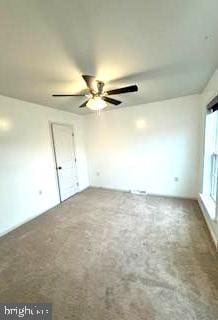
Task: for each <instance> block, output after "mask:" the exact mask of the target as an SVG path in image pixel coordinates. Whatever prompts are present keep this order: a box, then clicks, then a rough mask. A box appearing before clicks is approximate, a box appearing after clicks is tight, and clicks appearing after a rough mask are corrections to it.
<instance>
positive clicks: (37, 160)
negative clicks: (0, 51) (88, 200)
mask: <svg viewBox="0 0 218 320" xmlns="http://www.w3.org/2000/svg"><path fill="white" fill-rule="evenodd" d="M49 122H59V123H66V124H71V125H73V127H74V133H75V147H76V155H77V166H78V178H79V185H80V190H82V189H84V188H86V187H87V186H88V184H89V182H88V172H87V163H86V154H85V149H84V142H83V140H84V137H83V133H84V128H83V122H84V121H83V119H82V117H81V116H77V115H73V114H71V113H67V112H63V111H58V110H55V109H52V108H47V107H42V106H38V105H35V104H32V103H27V102H23V101H20V100H16V99H11V98H7V97H3V96H0V160H1V162H0V234H3V233H5V232H7V231H8V230H10V229H13V228H14V227H15V226H17V225H19V224H21V223H23V222H24V221H27V220H29V219H31V218H32V217H34V216H36V215H38V214H40V213H42V212H44V211H46V210H47V209H49V208H51V207H53V206H55V205H57V204H58V203H59V195H58V188H57V183H56V171H55V163H54V159H53V149H52V143H51V136H50V131H49ZM40 190H41V191H42V194H41V195H40V194H39V191H40Z"/></svg>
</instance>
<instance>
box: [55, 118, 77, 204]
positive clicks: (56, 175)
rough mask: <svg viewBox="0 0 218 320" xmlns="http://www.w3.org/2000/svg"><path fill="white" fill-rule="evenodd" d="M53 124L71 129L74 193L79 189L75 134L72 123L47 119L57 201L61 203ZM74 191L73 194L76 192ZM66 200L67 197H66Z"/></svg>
mask: <svg viewBox="0 0 218 320" xmlns="http://www.w3.org/2000/svg"><path fill="white" fill-rule="evenodd" d="M53 125H59V126H63V127H68V128H70V129H72V133H73V134H72V141H73V148H74V158H75V160H76V161H75V167H76V177H77V181H76V185H77V190H76V193H78V191H79V188H78V187H79V182H78V170H77V155H76V146H75V134H74V127H73V125H70V124H68V123H64V122H54V121H49V133H50V139H51V147H52V155H53V164H54V170H55V177H56V186H57V190H58V195H59V203H62V202H63V201H65V200H63V201H62V200H61V189H60V182H59V175H58V169H57V157H56V150H55V141H54V132H53ZM76 193H75V194H76ZM66 200H67V199H66Z"/></svg>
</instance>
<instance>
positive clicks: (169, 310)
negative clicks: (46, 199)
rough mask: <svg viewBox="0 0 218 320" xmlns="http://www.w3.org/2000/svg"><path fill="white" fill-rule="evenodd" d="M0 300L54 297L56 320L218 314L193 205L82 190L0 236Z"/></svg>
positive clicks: (217, 284) (173, 319) (211, 252)
mask: <svg viewBox="0 0 218 320" xmlns="http://www.w3.org/2000/svg"><path fill="white" fill-rule="evenodd" d="M0 302H25V303H26V302H52V303H53V309H54V319H58V320H62V319H81V320H122V319H124V320H154V319H155V320H177V319H178V320H191V319H195V320H217V319H218V258H217V254H216V253H215V249H214V247H213V244H212V242H211V240H210V238H209V235H208V232H207V229H206V226H205V223H204V221H203V219H202V216H201V213H200V210H199V208H198V205H197V202H195V201H191V200H179V199H170V198H161V197H146V196H137V195H132V194H129V193H124V192H118V191H111V190H103V189H88V190H86V191H84V192H82V193H80V194H78V195H76V196H75V197H73V198H71V199H69V200H67V201H66V202H64V203H63V204H62V205H60V206H59V207H57V208H55V209H52V210H50V211H49V212H48V213H47V214H44V215H42V216H41V217H39V218H37V219H35V220H34V221H32V222H30V223H28V224H26V225H24V226H22V227H21V228H19V229H17V230H16V231H14V232H12V233H10V234H8V235H7V236H5V237H3V238H1V239H0Z"/></svg>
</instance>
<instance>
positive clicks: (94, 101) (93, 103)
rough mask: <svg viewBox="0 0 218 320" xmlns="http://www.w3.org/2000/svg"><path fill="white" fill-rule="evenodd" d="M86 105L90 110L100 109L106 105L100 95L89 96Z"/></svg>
mask: <svg viewBox="0 0 218 320" xmlns="http://www.w3.org/2000/svg"><path fill="white" fill-rule="evenodd" d="M86 106H87V107H88V108H89V109H91V110H95V111H96V110H102V109H104V108H106V107H107V103H106V102H105V101H104V100H102V98H101V97H94V98H91V99H90V100H89V101H88V102H87V104H86Z"/></svg>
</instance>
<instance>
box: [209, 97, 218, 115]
mask: <svg viewBox="0 0 218 320" xmlns="http://www.w3.org/2000/svg"><path fill="white" fill-rule="evenodd" d="M207 110H208V111H210V112H215V111H217V110H218V95H217V96H216V97H215V98H213V100H211V101H210V102H209V103H208V105H207Z"/></svg>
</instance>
